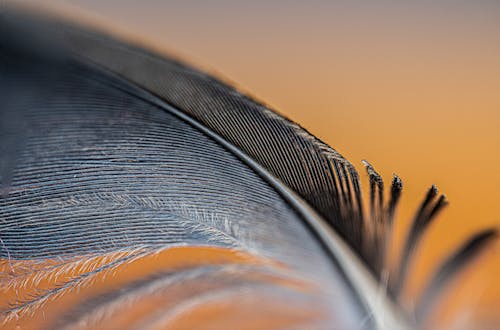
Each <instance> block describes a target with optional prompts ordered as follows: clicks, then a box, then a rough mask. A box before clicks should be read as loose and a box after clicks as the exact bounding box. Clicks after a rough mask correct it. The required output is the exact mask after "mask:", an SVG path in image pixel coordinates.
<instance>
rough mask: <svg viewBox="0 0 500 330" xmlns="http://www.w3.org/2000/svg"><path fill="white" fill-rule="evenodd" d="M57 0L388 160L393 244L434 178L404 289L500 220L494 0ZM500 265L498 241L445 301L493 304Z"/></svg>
mask: <svg viewBox="0 0 500 330" xmlns="http://www.w3.org/2000/svg"><path fill="white" fill-rule="evenodd" d="M53 3H54V4H55V6H56V7H58V6H59V8H63V7H64V8H70V9H69V10H70V12H73V13H82V12H87V13H90V14H88V15H87V16H86V17H89V18H90V19H91V20H93V21H94V22H98V23H99V24H101V25H104V26H105V27H107V28H109V27H110V26H111V27H113V30H115V31H117V32H118V33H120V34H123V35H125V36H127V37H128V38H132V39H135V40H136V41H139V42H141V43H145V44H147V45H149V46H150V47H152V48H154V49H156V50H159V51H161V52H166V53H168V54H173V55H175V56H177V57H180V58H181V59H182V60H184V61H187V62H188V63H191V64H194V65H196V66H198V67H200V68H202V69H204V70H206V71H208V72H211V73H213V74H215V75H217V76H218V77H220V78H222V79H224V80H226V81H229V82H230V83H232V84H233V85H235V86H236V87H237V88H238V89H240V90H242V91H244V92H246V93H249V94H251V95H253V96H255V97H257V98H258V99H260V100H262V101H264V102H265V103H266V104H269V105H270V106H271V107H272V108H274V109H276V110H277V111H278V112H280V113H282V114H284V115H286V116H288V117H290V118H291V119H292V120H294V121H297V122H298V123H300V124H301V125H302V126H304V127H305V128H307V129H308V130H309V131H311V132H312V133H313V134H315V135H316V136H318V137H320V138H321V139H323V140H324V141H325V142H327V143H328V144H330V145H331V146H333V147H334V148H336V149H337V150H338V151H340V152H341V153H342V154H343V155H344V156H346V157H347V158H348V159H349V160H350V161H351V162H353V163H354V164H355V165H356V166H357V167H358V169H359V170H360V171H362V169H361V166H360V161H361V159H367V160H369V161H370V162H371V163H372V164H373V165H374V166H375V167H376V168H377V170H378V171H379V172H380V173H381V174H382V175H383V176H384V177H385V179H386V181H387V182H389V180H390V179H391V175H392V173H393V172H396V173H397V174H398V175H399V176H400V177H401V178H402V179H403V181H404V184H405V186H404V195H403V200H402V203H401V206H400V209H399V217H398V225H397V231H398V233H399V235H398V236H397V240H396V242H395V246H397V245H399V244H400V241H401V240H402V238H403V237H404V233H405V228H406V225H407V224H408V220H409V219H410V218H411V215H412V213H413V212H414V210H415V209H416V208H417V206H418V204H419V203H420V201H421V198H422V197H423V195H424V193H425V191H426V190H427V189H428V187H429V186H430V184H432V183H435V184H437V186H438V187H439V188H440V190H441V192H443V193H445V194H446V195H447V197H448V199H449V201H450V206H449V207H448V208H447V209H446V210H445V211H444V212H443V213H442V214H441V216H440V218H439V221H437V222H436V223H435V224H434V225H433V226H432V227H431V228H430V230H429V231H428V232H427V237H426V239H425V243H424V244H423V245H422V246H421V248H420V249H419V251H418V258H417V260H416V263H415V264H414V267H413V272H414V276H412V279H411V281H410V283H409V286H408V290H407V296H408V297H412V296H413V295H415V294H416V293H418V292H419V290H420V288H422V285H423V284H425V280H426V278H427V276H429V275H430V274H431V271H432V269H434V267H435V266H436V265H437V263H438V262H439V260H441V259H442V258H443V257H445V256H446V255H448V254H449V253H450V252H451V251H452V248H453V247H457V246H458V245H459V244H460V243H461V242H463V240H464V239H466V238H467V237H468V235H470V234H471V233H472V232H473V231H474V230H478V229H482V228H484V227H487V226H498V225H499V224H500V201H499V200H498V187H499V186H500V175H499V173H498V167H499V166H498V164H499V162H500V2H498V1H483V0H477V1H459V0H454V1H453V0H448V1H369V0H366V1H347V0H346V1H319V0H315V1H307V3H306V2H299V1H269V0H268V1H260V0H259V1H253V2H251V3H250V2H247V1H245V2H244V1H220V0H219V1H211V2H210V3H208V1H151V0H149V1H147V0H142V1H123V0H122V1H111V0H87V1H84V0H81V1H77V0H74V1H66V2H65V5H62V4H61V2H53ZM68 5H69V6H68ZM75 17H78V18H81V14H77V15H76V16H75ZM363 173H364V171H363ZM363 179H364V180H365V181H364V185H365V187H366V186H367V184H366V177H364V178H363ZM393 251H397V249H393ZM394 256H397V253H396V252H395V253H394ZM394 256H393V257H394ZM477 268H480V269H477ZM498 276H500V245H499V244H497V245H496V246H495V248H494V249H492V250H491V251H490V252H488V253H485V254H484V255H483V256H482V257H481V258H480V260H478V261H477V262H476V263H475V264H474V265H473V267H470V270H469V271H468V272H467V273H466V274H463V276H461V278H460V280H461V281H460V285H455V286H454V287H453V288H452V289H450V290H449V292H448V295H447V296H446V297H445V298H444V299H449V302H448V304H447V305H448V307H447V308H448V309H449V310H452V309H453V310H454V311H461V309H462V308H463V309H464V310H465V311H467V312H468V313H470V314H471V315H469V314H467V313H466V314H462V316H461V317H463V318H467V317H469V316H474V317H478V316H480V317H482V318H489V317H490V313H492V314H491V315H494V311H495V310H497V309H498V307H497V306H498V305H496V304H497V303H500V284H496V283H495V281H496V280H497V278H498ZM457 282H459V281H457ZM408 301H409V303H410V299H409V300H408ZM439 314H440V315H441V316H443V315H446V313H439Z"/></svg>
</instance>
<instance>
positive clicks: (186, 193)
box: [0, 9, 490, 329]
mask: <svg viewBox="0 0 500 330" xmlns="http://www.w3.org/2000/svg"><path fill="white" fill-rule="evenodd" d="M0 60H1V61H0V68H1V75H0V93H2V94H1V95H0V96H1V99H2V101H1V102H2V110H1V113H0V115H1V119H2V125H1V127H0V128H1V129H2V131H1V132H0V136H2V140H1V142H0V150H1V152H2V155H1V156H2V157H1V162H0V179H1V185H2V186H1V189H2V195H0V216H1V218H2V222H1V223H0V238H1V240H2V248H1V249H0V255H1V257H2V258H4V259H9V260H10V259H15V260H48V259H51V258H56V257H61V256H64V257H65V258H75V257H77V256H84V255H93V257H95V254H96V253H97V254H101V255H106V254H109V253H114V252H116V251H124V250H127V249H138V248H141V249H146V250H147V251H154V250H156V249H162V248H165V247H172V246H179V245H206V246H216V247H219V248H229V249H236V250H240V251H243V252H245V253H249V254H252V255H257V256H261V257H263V258H265V259H266V260H267V259H269V260H273V261H277V262H279V263H282V264H283V265H286V267H287V269H289V272H290V276H292V275H293V276H295V277H296V278H300V279H303V280H306V281H307V282H312V283H316V284H317V285H318V286H319V287H321V288H322V295H323V296H324V297H321V299H320V298H317V299H320V300H318V301H320V302H321V303H318V306H319V305H320V304H321V305H328V307H326V308H327V309H329V312H330V315H329V318H328V319H329V320H332V319H333V320H336V322H338V324H337V325H338V327H341V328H352V327H354V326H358V327H359V326H360V325H361V326H362V327H365V328H379V329H384V328H391V329H398V328H409V327H411V326H412V324H411V323H410V321H409V319H410V318H409V315H410V314H411V313H410V312H405V311H404V310H403V308H402V307H401V306H399V304H398V296H399V293H400V292H401V289H402V287H403V285H404V282H405V279H406V278H407V277H408V267H409V264H410V262H411V256H412V252H413V251H414V250H415V249H416V248H417V247H418V244H419V241H420V240H421V239H422V236H423V234H424V232H425V230H426V229H427V228H428V227H429V226H430V225H431V223H432V220H433V219H435V218H436V216H437V214H438V213H439V212H440V211H441V210H442V209H443V207H444V206H445V205H446V200H445V198H444V196H441V197H438V193H437V189H436V188H435V187H434V186H433V187H432V188H431V189H430V190H429V192H428V194H427V196H426V198H425V199H424V201H423V202H422V205H421V207H420V209H419V210H418V211H417V214H416V216H415V219H414V221H413V224H412V226H411V230H410V232H409V234H408V238H407V240H406V243H405V245H404V248H403V250H402V256H403V257H402V259H401V262H400V263H399V265H398V267H397V272H396V274H391V276H390V277H389V288H388V290H389V292H388V293H386V292H384V291H382V292H381V291H380V289H381V287H382V283H381V282H379V281H383V279H384V277H385V275H387V274H385V275H384V272H386V269H387V267H386V254H387V246H388V244H389V242H390V240H391V237H392V234H391V232H392V227H393V223H394V218H395V210H396V208H397V205H398V202H399V200H400V198H401V194H402V181H401V179H400V178H399V177H397V176H396V175H395V176H394V178H393V181H392V183H391V187H390V193H389V194H390V197H389V200H388V202H386V201H385V198H384V182H383V179H382V177H381V176H380V175H379V174H378V173H377V171H376V170H375V168H374V167H373V166H372V165H371V164H370V163H368V162H366V161H364V165H365V167H366V170H367V173H368V177H369V183H370V193H369V196H370V198H369V202H368V203H369V212H365V211H364V201H363V198H362V189H361V184H360V178H359V174H358V172H357V171H356V169H355V168H354V166H353V165H352V164H351V163H350V162H349V161H347V160H346V159H345V158H344V157H343V156H342V155H341V154H340V153H339V152H337V151H336V150H335V149H333V148H331V147H330V146H328V145H327V144H325V143H324V142H322V141H321V140H319V139H318V138H316V137H315V136H313V135H312V134H310V133H309V132H307V131H306V130H305V129H304V128H302V127H300V126H299V125H298V124H296V123H294V122H292V121H290V120H289V119H287V118H284V117H283V116H281V115H279V114H277V113H276V112H274V111H272V110H270V109H269V108H267V107H266V106H264V105H263V104H260V103H258V102H256V101H254V100H253V99H251V98H250V97H248V96H246V95H243V94H241V93H239V92H238V91H236V90H234V89H233V88H231V87H230V86H227V85H225V84H224V83H222V82H221V81H219V80H217V79H215V78H213V77H211V76H208V75H207V74H205V73H203V72H200V71H197V70H195V69H193V68H191V67H188V66H186V65H185V64H182V63H180V62H179V61H176V60H173V59H171V58H168V57H165V56H160V55H158V54H154V53H152V52H150V51H147V50H145V49H142V48H140V47H138V46H134V45H131V44H128V43H125V42H123V41H119V40H116V39H114V38H112V37H110V36H107V35H105V34H103V33H102V32H97V31H94V30H92V29H90V28H86V27H81V26H77V25H72V24H69V23H67V22H64V21H63V20H60V19H56V20H55V19H53V18H51V17H46V16H44V15H40V14H34V13H32V12H26V11H19V10H17V9H16V10H10V11H5V12H3V13H2V15H1V17H0ZM486 236H487V237H490V235H486ZM486 236H485V237H486ZM481 237H483V236H480V237H479V238H478V239H477V240H475V241H474V242H481V244H479V243H477V244H476V243H470V244H469V245H467V246H466V247H465V248H464V249H462V250H461V251H460V252H459V253H458V254H457V255H456V256H455V257H453V258H452V259H450V261H448V262H446V263H445V264H444V265H443V268H442V270H441V272H440V273H438V274H437V275H436V278H435V279H434V280H433V281H432V283H431V284H430V288H431V289H432V292H433V293H432V294H430V293H429V291H426V293H425V294H424V296H423V297H424V298H422V300H421V302H420V304H419V305H418V306H417V311H418V313H417V314H418V315H419V321H420V319H423V318H424V316H425V315H426V312H423V311H424V309H423V307H422V306H424V304H427V303H428V301H429V300H434V299H435V298H436V297H435V293H434V292H435V291H436V290H434V289H435V288H436V287H437V286H441V285H443V282H444V281H446V280H447V279H449V278H450V277H451V276H453V274H454V273H456V271H457V270H458V269H459V268H462V267H463V266H464V265H465V264H466V262H467V261H468V260H469V259H471V258H472V256H473V255H475V254H476V253H475V252H477V251H478V250H479V249H478V248H476V246H479V245H481V246H486V243H487V242H488V241H489V240H487V239H486V238H481ZM94 275H95V272H89V273H88V275H85V276H84V275H82V276H83V277H92V276H94ZM161 276H165V274H161ZM162 278H163V277H162ZM75 283H76V282H75ZM146 284H147V283H146ZM150 284H151V283H150ZM74 285H76V284H74V283H73V282H71V283H70V284H67V286H68V287H69V286H74ZM62 287H63V286H62ZM133 287H135V286H133ZM162 289H165V288H163V287H162ZM382 289H383V287H382ZM431 289H429V290H431ZM54 290H56V289H54ZM278 291H279V290H278ZM115 294H116V296H120V297H121V296H124V294H119V292H115V293H110V296H115ZM280 294H283V295H288V294H289V293H286V294H285V293H280ZM292 296H293V297H294V298H293V299H296V296H295V295H294V294H292ZM316 296H317V295H316ZM316 296H315V297H316ZM325 297H326V298H325ZM34 299H35V298H34ZM297 299H298V298H297ZM308 299H309V298H308ZM315 299H316V298H315ZM35 300H36V299H35ZM308 301H309V300H308ZM325 302H326V303H325ZM339 302H341V303H339ZM26 306H27V305H26V304H25V305H22V304H21V305H20V306H18V307H17V308H18V310H25V309H26V308H25V307H26ZM85 306H87V305H85ZM84 310H86V309H84ZM12 311H13V310H12V309H11V310H10V312H12ZM4 312H5V313H9V310H6V311H4ZM77 314H78V317H79V318H81V317H84V316H82V314H85V313H84V312H81V309H78V313H77ZM104 314H105V312H103V311H100V312H99V315H104ZM68 315H73V314H71V313H70V314H68ZM64 320H65V322H66V321H67V322H70V321H71V322H72V321H74V320H69V321H68V320H67V318H65V319H64ZM153 323H154V322H153ZM54 324H55V323H54ZM148 324H149V323H148Z"/></svg>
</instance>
